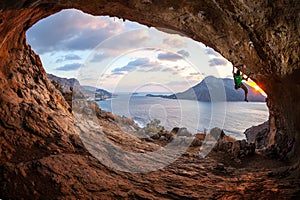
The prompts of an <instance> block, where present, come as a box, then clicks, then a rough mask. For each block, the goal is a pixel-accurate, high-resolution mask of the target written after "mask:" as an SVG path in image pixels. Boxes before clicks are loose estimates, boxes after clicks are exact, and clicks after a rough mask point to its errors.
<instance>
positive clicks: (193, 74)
mask: <svg viewBox="0 0 300 200" xmlns="http://www.w3.org/2000/svg"><path fill="white" fill-rule="evenodd" d="M190 75H191V76H199V75H201V73H199V72H195V73H190Z"/></svg>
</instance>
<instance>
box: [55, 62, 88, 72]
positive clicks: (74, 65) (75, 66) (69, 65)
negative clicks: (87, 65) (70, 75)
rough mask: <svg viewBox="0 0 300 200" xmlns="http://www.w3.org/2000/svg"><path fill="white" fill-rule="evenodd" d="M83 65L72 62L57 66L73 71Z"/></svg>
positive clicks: (62, 69)
mask: <svg viewBox="0 0 300 200" xmlns="http://www.w3.org/2000/svg"><path fill="white" fill-rule="evenodd" d="M81 66H82V64H81V63H72V64H65V65H63V66H61V67H58V68H56V70H60V71H73V70H77V69H79V68H80V67H81Z"/></svg>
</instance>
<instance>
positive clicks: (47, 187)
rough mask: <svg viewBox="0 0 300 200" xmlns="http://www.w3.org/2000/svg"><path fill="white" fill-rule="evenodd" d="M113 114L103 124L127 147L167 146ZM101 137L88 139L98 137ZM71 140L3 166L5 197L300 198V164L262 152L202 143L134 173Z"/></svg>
mask: <svg viewBox="0 0 300 200" xmlns="http://www.w3.org/2000/svg"><path fill="white" fill-rule="evenodd" d="M103 115H104V117H103ZM112 118H114V116H109V115H108V114H105V113H104V112H102V117H100V118H99V121H98V123H99V125H100V127H101V130H102V132H103V133H105V135H106V138H108V139H109V140H110V141H112V142H113V143H115V144H117V145H119V146H121V147H122V148H123V149H124V150H126V151H132V152H145V151H153V150H156V149H158V148H161V147H162V146H164V145H166V142H162V141H161V140H152V141H145V140H141V139H137V138H134V137H131V136H129V135H128V134H127V131H130V127H128V126H123V127H122V125H120V124H117V123H115V122H114V120H112ZM80 129H81V130H83V127H80ZM98 135H99V134H94V135H90V136H89V137H87V138H88V139H91V140H90V141H95V140H98V141H99V140H101V138H98ZM71 138H72V139H71V140H72V142H73V145H74V146H75V147H76V151H75V152H66V151H64V150H62V151H60V150H59V149H61V147H60V145H59V141H55V142H53V143H52V144H49V146H51V149H55V148H57V151H47V150H46V149H44V150H40V152H37V151H35V152H30V151H31V150H28V151H27V152H26V154H36V157H35V159H33V160H28V161H24V160H23V161H21V162H18V161H17V160H15V161H14V162H11V163H6V164H5V165H2V166H1V168H0V169H1V171H2V176H1V179H2V180H1V192H2V196H1V198H3V199H15V198H17V199H21V198H25V199H28V198H30V199H297V198H299V196H300V180H299V168H297V169H293V168H292V166H293V165H292V164H291V163H288V162H287V161H280V160H276V159H269V158H267V157H264V156H262V155H259V154H257V153H255V154H254V155H252V156H246V157H244V158H241V159H240V160H239V162H237V161H236V160H233V159H232V158H231V156H230V155H229V154H227V153H224V152H221V151H211V152H210V153H209V154H208V156H207V157H206V158H200V157H199V148H200V146H194V147H189V148H188V149H187V151H186V152H185V153H183V154H182V155H181V156H180V157H179V159H177V160H176V161H175V162H173V163H171V164H170V165H168V166H166V167H164V168H162V169H159V170H156V171H152V172H147V173H129V172H123V171H118V170H114V169H112V168H110V167H107V166H108V165H109V164H108V162H106V163H104V164H105V165H103V164H102V163H103V162H99V161H98V160H97V159H96V158H95V157H94V156H92V155H91V154H90V152H88V151H87V150H86V148H85V147H84V146H83V144H82V143H81V139H82V138H84V136H82V137H81V139H79V137H78V136H76V135H73V136H71ZM87 138H85V139H84V140H85V141H87ZM61 144H62V143H61ZM85 145H86V144H85ZM99 148H100V149H98V151H99V152H100V153H103V152H106V150H107V149H106V147H105V145H103V146H101V145H100V147H99ZM22 156H24V155H19V156H17V155H15V157H20V158H21V157H22ZM116 156H118V155H117V154H116ZM119 156H122V155H119ZM107 164H108V165H107ZM125 164H126V163H125ZM127 164H128V165H130V163H127Z"/></svg>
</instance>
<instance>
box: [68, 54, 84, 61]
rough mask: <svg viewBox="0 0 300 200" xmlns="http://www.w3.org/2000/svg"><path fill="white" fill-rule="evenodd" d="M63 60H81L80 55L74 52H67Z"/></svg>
mask: <svg viewBox="0 0 300 200" xmlns="http://www.w3.org/2000/svg"><path fill="white" fill-rule="evenodd" d="M65 60H81V57H80V56H78V55H76V54H68V55H66V56H65Z"/></svg>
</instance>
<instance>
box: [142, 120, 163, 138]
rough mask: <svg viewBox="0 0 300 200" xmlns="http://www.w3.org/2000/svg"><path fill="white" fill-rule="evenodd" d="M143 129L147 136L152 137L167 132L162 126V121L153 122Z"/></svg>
mask: <svg viewBox="0 0 300 200" xmlns="http://www.w3.org/2000/svg"><path fill="white" fill-rule="evenodd" d="M143 129H144V131H145V133H146V134H151V135H153V134H157V133H162V132H163V131H164V130H165V128H164V127H163V126H162V125H160V120H158V119H153V120H151V121H150V122H149V123H148V124H147V125H146V127H144V128H143Z"/></svg>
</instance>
